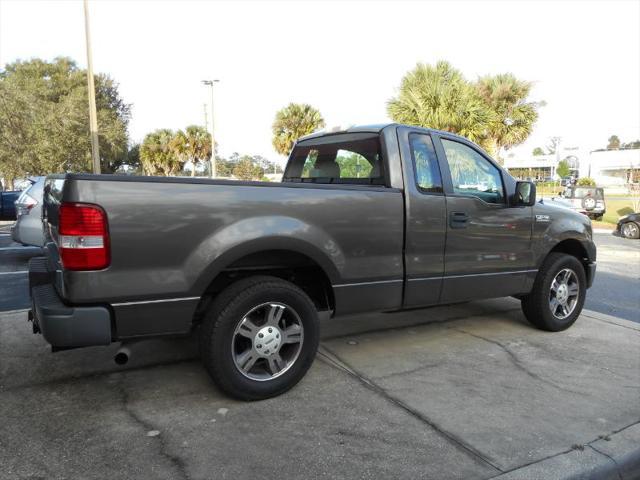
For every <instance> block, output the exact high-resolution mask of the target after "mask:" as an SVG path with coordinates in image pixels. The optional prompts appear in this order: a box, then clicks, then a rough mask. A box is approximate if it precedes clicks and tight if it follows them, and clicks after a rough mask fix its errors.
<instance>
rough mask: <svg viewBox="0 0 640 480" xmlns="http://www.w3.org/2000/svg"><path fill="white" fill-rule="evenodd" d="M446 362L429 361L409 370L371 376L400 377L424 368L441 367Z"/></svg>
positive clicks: (376, 378)
mask: <svg viewBox="0 0 640 480" xmlns="http://www.w3.org/2000/svg"><path fill="white" fill-rule="evenodd" d="M444 364H445V362H436V363H427V364H425V365H420V366H419V367H416V368H411V369H409V370H401V371H399V372H393V373H389V374H387V375H380V376H377V377H371V378H372V379H373V380H386V379H388V378H391V377H399V376H404V375H411V374H412V373H416V372H420V371H422V370H427V369H429V368H436V367H439V366H440V365H444Z"/></svg>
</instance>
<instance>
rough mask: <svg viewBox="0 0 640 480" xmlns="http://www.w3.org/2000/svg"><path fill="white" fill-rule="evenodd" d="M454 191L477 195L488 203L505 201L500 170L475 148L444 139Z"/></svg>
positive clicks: (443, 143) (460, 193)
mask: <svg viewBox="0 0 640 480" xmlns="http://www.w3.org/2000/svg"><path fill="white" fill-rule="evenodd" d="M442 146H443V147H444V151H445V154H446V156H447V161H448V162H449V169H450V170H451V180H452V181H453V191H454V192H455V193H457V194H458V195H466V196H469V197H477V198H480V199H481V200H484V201H485V202H487V203H504V188H503V186H502V177H501V176H500V171H499V170H498V169H497V168H496V167H495V166H494V165H492V164H491V162H489V161H488V160H487V159H486V158H484V157H483V156H482V155H480V154H479V153H478V152H476V151H475V150H474V149H472V148H470V147H468V146H466V145H464V144H462V143H459V142H454V141H452V140H447V139H444V138H443V139H442Z"/></svg>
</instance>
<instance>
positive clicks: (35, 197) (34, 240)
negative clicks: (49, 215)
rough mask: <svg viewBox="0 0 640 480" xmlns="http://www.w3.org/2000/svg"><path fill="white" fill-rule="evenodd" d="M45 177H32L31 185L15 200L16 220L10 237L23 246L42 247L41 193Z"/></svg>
mask: <svg viewBox="0 0 640 480" xmlns="http://www.w3.org/2000/svg"><path fill="white" fill-rule="evenodd" d="M45 178H46V177H32V178H30V179H29V181H30V182H31V185H30V186H29V187H28V188H27V189H26V190H24V191H23V192H22V194H21V195H20V196H19V197H18V200H16V215H17V220H16V223H15V225H14V226H13V227H11V237H12V238H13V240H14V241H15V242H18V243H22V244H23V245H35V246H38V247H42V246H43V245H44V232H43V230H42V193H43V188H44V180H45Z"/></svg>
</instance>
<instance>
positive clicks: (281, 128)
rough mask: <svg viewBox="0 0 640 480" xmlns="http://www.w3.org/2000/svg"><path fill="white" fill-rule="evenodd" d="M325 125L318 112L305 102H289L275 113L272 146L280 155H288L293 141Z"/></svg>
mask: <svg viewBox="0 0 640 480" xmlns="http://www.w3.org/2000/svg"><path fill="white" fill-rule="evenodd" d="M324 126H325V123H324V119H323V118H322V115H320V112H319V111H318V110H317V109H315V108H313V107H312V106H311V105H308V104H306V103H290V104H289V105H287V106H286V107H284V108H283V109H281V110H279V111H278V112H277V113H276V118H275V121H274V122H273V126H272V130H273V140H272V143H273V148H275V150H276V152H278V153H279V154H281V155H289V153H290V152H291V149H292V148H293V144H294V142H295V141H296V140H297V139H298V138H300V137H302V136H304V135H308V134H310V133H313V132H314V131H315V130H317V129H318V128H322V127H324Z"/></svg>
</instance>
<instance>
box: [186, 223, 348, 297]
mask: <svg viewBox="0 0 640 480" xmlns="http://www.w3.org/2000/svg"><path fill="white" fill-rule="evenodd" d="M267 250H285V251H291V252H296V253H299V254H302V255H305V256H307V257H309V258H310V259H312V260H313V261H314V262H316V263H317V264H318V265H319V266H320V267H321V268H322V269H323V270H324V272H325V274H326V275H327V277H328V278H329V281H330V282H331V283H332V284H335V283H339V279H340V273H339V272H340V271H341V270H342V268H343V267H344V263H345V257H344V254H343V252H342V250H341V248H340V246H339V245H338V244H337V242H336V241H335V240H334V239H333V238H331V237H330V236H329V235H328V234H327V233H326V232H324V231H322V230H320V229H319V228H318V227H315V226H313V225H310V224H308V223H305V222H303V221H301V220H300V219H297V218H292V217H286V216H262V217H251V218H246V219H242V220H240V221H238V222H235V223H233V224H230V225H226V226H225V227H224V228H222V229H220V230H217V231H215V232H213V233H212V234H211V235H210V236H209V237H207V238H206V239H205V240H204V241H202V242H201V243H200V244H199V245H198V246H197V248H196V249H195V250H194V251H193V252H192V253H191V254H190V255H189V257H188V259H187V261H186V263H185V271H186V272H187V275H189V276H190V277H191V278H189V281H190V283H191V284H192V285H193V293H194V294H197V295H202V294H203V293H204V291H205V290H206V288H207V287H208V286H209V284H210V283H211V282H212V281H213V279H214V278H215V277H216V276H217V275H218V274H219V273H220V272H221V271H223V270H224V269H225V268H226V267H227V266H229V265H231V264H232V263H233V262H235V261H236V260H239V259H240V258H242V257H245V256H247V255H250V254H253V253H259V252H261V251H267Z"/></svg>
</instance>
